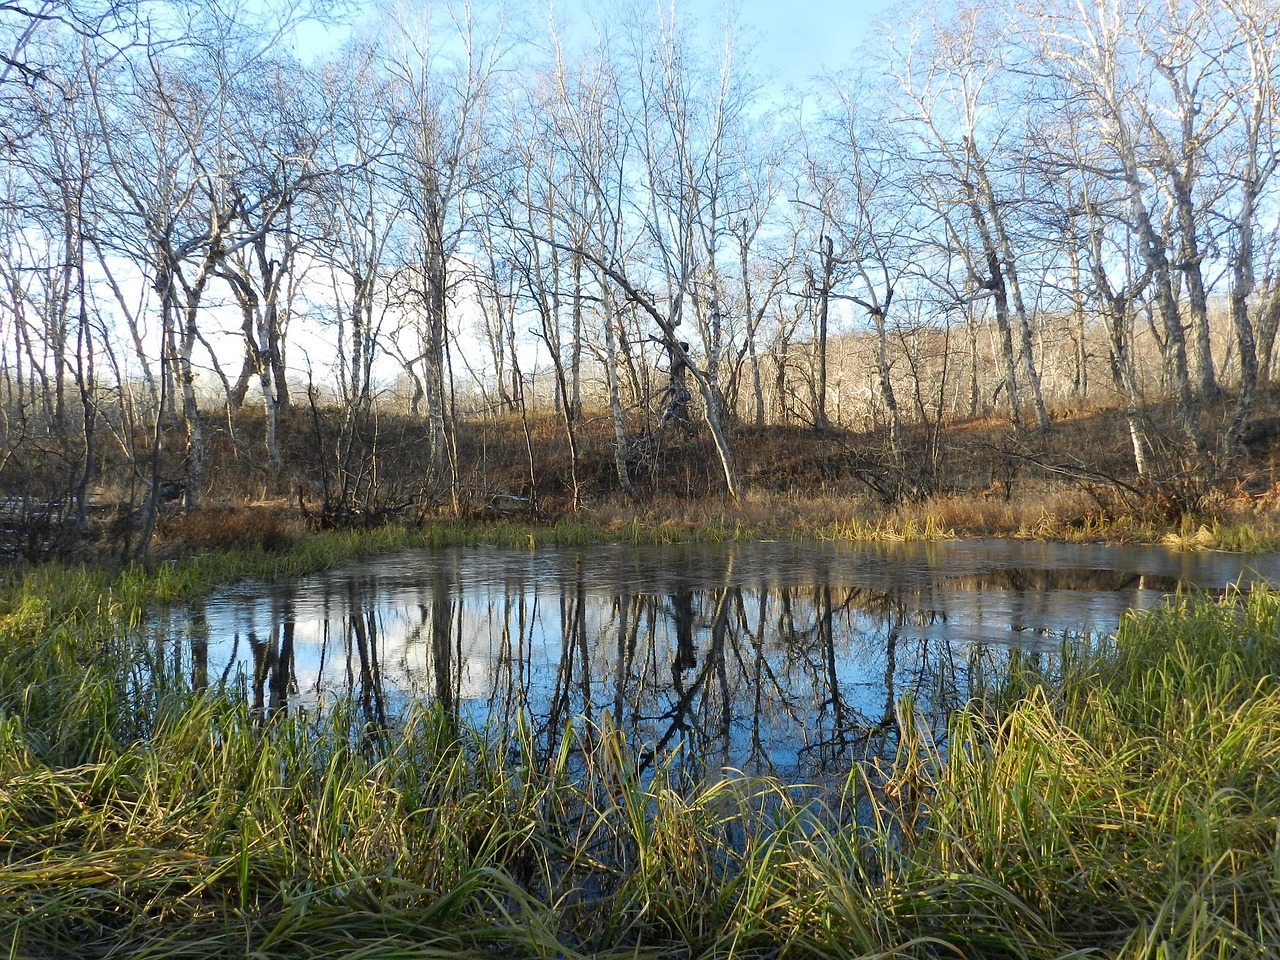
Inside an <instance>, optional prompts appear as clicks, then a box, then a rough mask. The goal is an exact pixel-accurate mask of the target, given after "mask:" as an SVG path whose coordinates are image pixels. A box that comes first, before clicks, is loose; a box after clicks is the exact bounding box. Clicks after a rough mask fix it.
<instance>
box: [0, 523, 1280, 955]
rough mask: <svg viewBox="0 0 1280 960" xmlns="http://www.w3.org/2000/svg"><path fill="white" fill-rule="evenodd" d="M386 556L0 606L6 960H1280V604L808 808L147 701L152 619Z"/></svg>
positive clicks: (464, 748)
mask: <svg viewBox="0 0 1280 960" xmlns="http://www.w3.org/2000/svg"><path fill="white" fill-rule="evenodd" d="M517 529H518V527H513V528H512V530H513V534H512V535H513V536H516V534H515V532H514V531H515V530H517ZM381 536H383V537H385V538H388V539H387V540H386V542H384V543H383V544H382V545H383V546H399V545H404V544H403V542H402V541H401V540H400V539H398V538H399V537H402V536H407V535H406V534H391V533H386V534H381ZM371 545H373V544H371V543H370V542H369V541H368V540H367V539H366V540H359V539H357V538H354V537H352V538H349V539H347V540H345V541H344V540H341V539H330V540H328V541H320V540H317V541H315V542H314V543H313V545H312V546H311V547H310V548H309V549H310V550H311V551H312V552H310V553H308V552H306V551H301V552H298V553H294V554H288V555H273V554H268V553H263V552H251V553H249V554H244V555H241V556H240V557H239V559H235V558H232V557H229V556H222V557H207V558H203V559H197V560H194V561H191V562H188V563H185V564H166V565H162V566H160V567H159V568H157V569H154V570H151V571H143V570H141V569H133V570H126V571H123V572H116V573H105V572H94V571H87V570H71V569H57V568H52V567H49V568H43V569H41V570H39V571H36V572H33V573H29V574H28V575H27V576H26V577H25V578H23V579H22V580H20V581H17V580H14V581H12V582H10V583H8V584H6V585H5V586H4V588H3V595H2V596H0V851H3V854H2V856H3V863H4V866H3V868H0V946H2V947H3V949H4V951H5V953H6V955H8V956H13V957H29V958H36V957H42V958H43V957H64V956H65V957H108V956H120V957H124V956H127V957H148V956H149V957H244V956H267V957H275V956H279V957H308V958H309V957H316V958H319V957H325V958H352V960H354V958H372V957H446V956H468V955H470V956H485V957H492V956H512V957H517V956H518V957H526V956H535V957H548V958H550V957H578V956H602V957H604V956H608V957H613V956H616V957H635V956H655V957H656V956H663V957H672V956H674V957H680V956H687V957H728V956H739V957H773V956H794V957H817V956H823V957H870V956H898V957H902V956H906V957H952V956H956V957H973V958H978V957H984V958H985V957H1028V958H1032V957H1034V958H1040V957H1045V958H1049V957H1055V958H1056V957H1067V956H1099V957H1123V958H1140V957H1141V958H1148V957H1149V958H1156V957H1161V958H1164V957H1262V956H1268V955H1270V954H1269V951H1271V950H1272V949H1273V947H1274V944H1275V943H1277V942H1280V843H1278V840H1277V822H1280V821H1278V818H1280V778H1277V777H1276V775H1275V770H1276V769H1278V768H1280V736H1277V733H1278V732H1280V594H1277V593H1268V592H1258V593H1254V594H1251V595H1248V596H1233V597H1229V598H1227V599H1226V600H1224V601H1222V602H1200V601H1193V600H1187V599H1183V600H1179V601H1178V602H1177V603H1176V604H1175V605H1173V606H1170V607H1168V608H1166V609H1161V610H1157V611H1155V612H1153V613H1150V614H1146V615H1143V616H1134V617H1129V618H1127V619H1126V620H1125V621H1124V622H1123V624H1122V626H1121V628H1120V630H1119V632H1118V634H1117V636H1116V637H1115V638H1114V640H1106V641H1100V642H1098V643H1097V644H1096V645H1094V646H1092V647H1090V648H1089V649H1085V650H1076V651H1070V652H1067V653H1066V654H1065V655H1064V657H1063V658H1062V661H1061V662H1060V663H1058V664H1056V665H1055V667H1054V668H1053V672H1052V675H1050V674H1046V673H1041V672H1038V670H1036V669H1033V668H1032V667H1031V666H1029V665H1027V664H1020V663H1019V662H1018V661H1016V660H1015V663H1014V669H1013V670H1012V672H1011V673H1010V675H1009V676H1008V677H1007V678H1005V679H1004V680H1002V681H1001V682H1000V683H998V684H997V685H995V686H994V687H992V688H991V689H989V690H987V691H986V692H985V693H984V694H983V696H981V697H980V698H978V699H975V700H974V701H973V702H972V703H971V704H970V705H969V706H968V708H967V709H966V710H965V711H964V712H962V713H961V714H959V715H958V716H956V717H955V718H954V719H953V721H952V724H951V727H950V730H949V733H948V736H947V738H946V740H945V742H943V743H933V742H931V740H930V738H929V737H928V736H927V735H926V734H925V733H924V732H922V730H921V728H920V727H919V726H918V725H917V724H916V723H915V722H914V717H913V713H912V710H911V707H910V704H908V703H903V704H900V707H899V723H900V726H901V747H900V749H899V752H898V755H897V757H896V758H895V759H894V760H893V761H892V762H885V761H880V762H872V761H868V762H867V763H866V764H863V765H860V766H858V767H856V768H855V769H853V770H852V771H851V772H850V774H849V777H848V778H847V780H846V781H845V783H844V784H843V786H842V787H837V788H834V789H831V790H828V791H825V792H823V793H822V794H820V795H817V796H818V799H815V792H814V791H813V790H810V789H803V788H801V787H800V786H799V785H789V784H784V783H779V782H776V781H770V780H761V779H750V780H748V779H726V780H723V781H721V782H717V783H713V784H708V785H705V786H702V787H700V788H697V789H692V790H690V789H682V788H677V785H676V784H674V783H671V782H668V780H667V778H666V777H665V776H664V774H663V772H662V771H661V770H659V771H658V772H657V774H655V775H654V776H653V777H652V778H641V777H640V776H638V775H637V773H636V770H637V758H636V757H635V756H633V755H632V754H631V752H630V751H629V748H628V747H627V745H626V744H625V742H624V741H623V739H622V737H621V736H620V735H619V734H618V733H617V732H616V731H614V730H612V729H611V728H610V727H609V726H608V725H607V723H606V724H605V725H604V726H595V727H589V728H588V727H582V728H580V729H579V730H578V731H577V732H576V733H575V734H574V735H573V736H572V737H571V738H569V739H567V740H566V741H565V743H566V747H565V750H564V751H563V752H562V753H561V754H560V756H559V757H558V758H556V760H555V762H553V763H551V764H550V765H549V766H541V765H539V764H536V763H534V762H533V760H532V755H531V753H532V748H531V746H530V745H529V744H518V745H517V749H516V758H515V761H514V762H512V759H511V755H510V753H509V750H508V749H507V745H502V746H501V748H499V747H497V746H492V745H489V744H486V743H485V742H483V741H482V740H480V739H478V738H476V737H475V736H473V735H471V734H469V733H468V732H467V731H465V730H459V729H457V728H456V726H455V725H454V724H453V723H452V722H451V721H450V719H449V718H447V717H445V716H442V715H440V714H439V713H438V712H434V711H433V710H431V709H430V708H423V709H421V710H419V711H416V712H414V713H413V714H411V715H410V716H408V717H406V718H405V719H404V721H403V722H402V723H400V724H398V725H396V727H395V728H394V729H392V730H388V731H374V730H369V729H365V728H363V727H361V726H360V725H359V724H357V723H356V722H355V721H354V720H353V719H352V718H351V717H347V716H344V715H343V714H342V713H341V712H338V713H335V714H333V715H331V716H329V717H327V718H326V719H324V720H322V721H316V720H314V719H313V720H304V719H299V718H291V719H284V720H282V721H279V722H274V723H272V724H271V725H269V726H267V727H265V728H264V727H261V726H258V725H256V724H255V722H254V719H253V718H252V717H251V716H250V714H249V712H248V711H247V709H246V708H245V706H244V705H243V704H242V703H238V702H236V701H234V700H232V699H229V698H225V697H219V696H215V695H211V694H204V695H199V694H195V693H193V692H192V691H189V690H186V689H181V688H175V687H162V688H157V687H155V686H154V685H149V684H147V683H146V682H145V672H144V671H143V670H142V669H140V667H141V666H143V665H145V659H146V656H147V655H148V654H147V652H146V650H145V649H143V648H142V647H141V646H140V645H139V644H138V642H137V639H136V633H135V632H134V628H136V626H137V625H138V624H139V623H140V622H141V620H142V618H143V615H144V610H145V606H146V604H147V603H151V602H154V601H156V600H160V599H164V598H168V597H180V596H185V595H190V594H191V593H194V592H198V591H199V590H201V589H202V588H203V585H206V584H207V583H208V582H210V581H211V580H213V579H216V578H218V577H220V576H228V575H230V574H231V572H232V570H231V565H232V564H233V563H236V564H239V566H238V567H237V568H236V572H249V573H253V574H254V575H258V576H271V575H274V574H277V573H282V572H292V571H296V570H298V569H305V568H315V567H316V566H317V565H323V564H325V563H328V562H331V561H332V560H333V559H334V558H335V557H336V556H338V555H339V554H340V553H341V552H342V550H356V549H365V548H368V547H370V546H371ZM522 753H523V755H521V754H522ZM944 756H945V761H944ZM570 770H573V771H575V772H574V774H573V775H572V776H570Z"/></svg>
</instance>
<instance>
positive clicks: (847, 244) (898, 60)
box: [0, 0, 1280, 549]
mask: <svg viewBox="0 0 1280 960" xmlns="http://www.w3.org/2000/svg"><path fill="white" fill-rule="evenodd" d="M486 6H487V5H486ZM415 9H420V8H416V7H415ZM307 17H308V11H307V10H305V9H302V8H300V7H298V6H296V5H288V6H285V5H280V6H278V7H272V6H271V5H263V4H247V3H246V4H244V5H243V6H240V7H236V6H234V5H228V4H212V3H203V2H199V0H197V2H189V3H182V4H165V5H157V6H155V7H150V6H147V4H146V0H131V2H129V3H127V4H126V3H125V0H119V2H116V3H113V4H110V5H97V6H94V5H92V4H84V5H79V4H76V3H67V2H59V0H50V2H47V3H43V4H41V3H31V4H26V3H22V2H18V3H5V4H3V5H0V159H2V167H0V176H2V177H3V181H4V184H3V192H2V193H0V417H3V423H2V424H0V428H2V430H3V434H2V440H0V479H2V480H3V485H4V488H5V493H6V495H8V496H9V497H11V498H18V499H20V500H21V502H22V503H24V504H28V505H29V504H33V503H37V502H38V503H39V504H41V507H40V510H41V511H43V512H44V513H45V514H48V515H50V516H54V515H56V518H57V521H58V522H57V524H56V525H55V527H56V537H55V538H54V539H55V540H56V541H57V545H59V548H64V547H66V546H69V545H70V544H72V543H73V542H74V541H75V539H76V537H78V536H79V535H80V531H81V529H82V527H83V524H84V516H85V504H86V500H87V498H88V491H89V490H91V489H92V486H93V484H95V483H99V482H100V481H101V478H100V477H98V476H97V473H96V471H97V469H98V468H97V466H96V465H97V464H98V463H99V462H100V459H101V456H102V451H101V450H100V449H98V448H99V447H100V446H101V445H102V444H104V443H108V442H109V443H110V444H113V445H114V447H115V448H118V451H117V452H118V454H119V456H120V457H122V458H123V460H124V462H126V463H127V464H128V465H129V472H130V478H129V479H127V480H125V481H121V480H119V479H118V478H117V479H116V481H115V483H116V485H117V486H118V487H120V489H119V490H117V491H116V493H117V494H118V495H119V496H120V497H121V498H123V499H128V500H130V501H131V502H133V503H134V504H135V505H137V506H138V517H139V519H140V524H141V532H140V534H139V536H138V537H137V538H136V539H137V542H138V544H139V546H140V548H142V549H145V544H146V542H147V539H148V537H149V531H150V528H151V525H152V523H153V522H154V517H155V513H156V509H157V504H158V502H159V501H160V499H161V498H162V495H164V494H167V495H170V496H181V497H182V498H183V500H184V503H185V506H186V507H187V508H191V507H195V506H196V505H197V504H198V502H199V499H200V497H201V495H202V490H203V486H204V479H205V475H206V463H207V458H208V455H209V451H208V442H209V441H208V437H209V431H210V427H211V424H226V425H228V429H230V430H232V431H234V429H235V423H236V418H237V416H238V411H240V410H241V409H242V408H243V407H244V405H246V404H253V405H256V406H259V407H260V409H261V411H262V412H261V416H262V418H263V419H264V420H265V422H266V430H265V442H264V445H263V449H262V450H261V461H262V465H263V468H264V469H265V470H267V471H271V470H277V469H279V468H280V466H281V452H280V449H281V448H280V437H279V432H278V424H280V423H281V422H282V416H283V415H284V414H287V413H288V412H289V411H290V410H291V409H292V408H294V407H298V406H302V407H304V408H306V407H312V408H317V409H318V408H319V407H320V406H324V405H333V404H336V407H337V409H338V410H340V411H341V426H340V427H339V428H338V429H337V432H336V438H335V439H334V440H333V443H332V448H331V449H327V450H326V451H325V452H324V455H325V456H328V457H332V458H333V459H334V462H335V463H339V464H347V465H348V466H350V464H351V461H352V460H353V458H354V459H364V458H367V456H368V438H369V436H370V435H371V431H373V430H375V425H376V411H377V409H378V407H379V405H380V404H384V403H386V402H388V400H389V399H390V398H394V399H395V400H396V402H398V403H400V404H402V405H403V406H404V407H405V408H407V409H408V410H409V411H411V412H412V415H414V416H417V417H420V418H421V420H422V423H423V427H424V429H423V436H424V437H425V438H426V441H425V442H426V444H427V447H428V449H427V451H426V454H427V456H426V460H425V462H426V463H427V464H428V471H429V474H430V476H428V477H427V478H426V482H425V485H424V487H423V489H424V490H432V491H434V493H433V494H432V495H434V496H438V497H440V498H442V499H444V500H446V501H447V500H448V499H449V497H450V496H451V495H452V496H453V497H454V499H455V500H456V496H457V492H458V490H457V488H458V484H459V476H460V471H459V464H458V462H457V461H458V456H457V444H456V442H455V440H454V438H455V426H454V425H455V422H456V419H457V418H458V417H459V416H463V415H468V416H470V415H483V414H486V413H490V412H493V411H496V410H501V409H508V410H514V411H526V410H528V408H529V407H530V406H531V405H532V404H534V403H535V402H537V403H543V404H546V405H548V406H551V405H554V408H555V410H556V411H557V413H558V415H559V416H560V418H561V421H562V423H563V426H564V429H565V431H566V434H567V437H568V441H569V445H570V449H571V450H573V451H574V458H575V461H576V456H577V454H576V448H575V447H574V436H575V425H576V424H577V423H578V421H579V418H580V417H581V416H582V413H583V410H584V408H588V407H589V408H593V409H597V410H600V411H607V416H608V417H609V418H610V419H611V421H612V424H613V436H614V437H615V440H616V456H615V458H614V460H615V464H616V471H617V475H618V484H619V486H620V488H621V489H623V490H626V491H628V492H631V491H632V489H633V487H632V479H631V477H630V475H629V471H630V469H631V464H633V463H634V461H635V457H636V455H637V450H638V449H640V448H641V447H642V446H643V444H644V443H645V442H646V438H648V437H651V436H652V435H653V434H654V433H655V432H658V431H661V430H663V429H667V428H668V427H669V426H670V425H672V424H680V423H682V422H687V421H688V420H689V419H690V418H701V419H702V420H704V421H705V425H706V427H707V430H706V434H705V435H706V436H707V437H708V443H709V444H710V445H711V447H712V448H713V450H714V455H715V456H716V458H717V461H718V463H719V466H720V469H721V470H722V472H723V475H724V479H725V485H726V488H727V490H728V491H729V493H730V494H732V495H734V496H737V495H738V493H739V491H740V488H741V482H740V480H739V479H738V476H737V472H736V470H735V465H734V457H733V449H732V430H731V429H730V427H731V425H732V421H733V420H734V419H735V418H743V419H748V420H751V421H754V422H755V423H757V424H764V423H766V422H769V421H782V420H790V421H797V420H798V421H801V422H807V423H811V424H813V425H815V426H817V427H826V426H828V425H831V424H837V423H844V424H846V425H848V424H855V425H861V424H865V423H874V424H880V425H883V426H884V427H885V428H886V432H885V435H886V436H887V437H889V444H890V448H891V453H892V457H891V458H890V466H891V468H892V469H895V470H897V471H898V472H902V471H904V469H905V466H904V457H903V450H902V442H903V441H902V435H903V427H904V423H906V422H909V421H912V420H923V421H925V422H933V423H937V422H941V421H943V420H945V419H946V418H948V417H951V416H957V415H958V416H965V415H973V414H977V413H980V412H987V411H989V410H990V409H992V408H993V407H995V408H999V409H1002V410H1004V411H1006V412H1007V414H1008V416H1009V418H1010V420H1011V421H1012V423H1013V425H1014V426H1015V427H1016V428H1017V429H1019V430H1036V429H1041V430H1042V429H1044V428H1046V426H1047V425H1048V423H1049V409H1050V407H1051V406H1053V405H1054V404H1059V405H1061V404H1067V403H1081V402H1090V400H1091V398H1092V399H1093V400H1095V401H1107V402H1118V403H1120V404H1121V405H1123V408H1124V410H1125V413H1126V418H1127V422H1128V424H1129V430H1130V435H1131V440H1132V447H1133V459H1134V464H1135V468H1136V471H1137V472H1138V473H1139V474H1149V473H1152V472H1153V471H1154V472H1157V473H1158V472H1159V471H1161V470H1162V469H1166V468H1167V464H1164V463H1162V462H1160V457H1159V456H1157V454H1156V452H1155V451H1154V450H1153V447H1152V444H1151V442H1150V439H1149V436H1148V426H1147V421H1146V417H1145V411H1146V409H1147V407H1148V405H1149V404H1150V403H1151V401H1152V400H1153V399H1164V398H1171V399H1172V402H1173V403H1174V406H1175V409H1176V411H1177V420H1178V424H1179V430H1180V432H1181V434H1182V437H1181V444H1182V446H1181V448H1180V449H1179V450H1178V451H1177V455H1178V458H1179V461H1180V462H1181V463H1186V462H1192V463H1195V462H1203V461H1204V460H1205V459H1206V458H1209V457H1211V456H1213V455H1214V453H1215V451H1219V452H1220V451H1229V450H1230V449H1231V447H1232V446H1233V445H1234V444H1236V443H1237V442H1238V441H1239V439H1240V437H1241V435H1242V432H1243V431H1245V430H1246V428H1247V425H1248V422H1249V416H1250V412H1251V410H1252V408H1253V405H1254V403H1255V402H1256V397H1257V395H1258V390H1259V388H1260V386H1262V385H1263V384H1265V383H1266V382H1267V381H1268V379H1269V378H1270V377H1271V376H1272V368H1273V353H1274V346H1275V339H1276V333H1277V326H1278V325H1280V283H1278V278H1280V274H1278V272H1277V240H1278V239H1280V238H1278V236H1277V233H1278V226H1277V224H1278V222H1280V217H1278V215H1277V211H1278V207H1277V199H1278V194H1280V190H1278V186H1277V184H1278V179H1277V177H1276V176H1275V174H1276V165H1277V149H1278V148H1277V140H1278V137H1277V133H1278V131H1277V128H1276V125H1277V111H1278V109H1280V5H1277V3H1276V0H1165V2H1161V3H1155V2H1146V0H1098V2H1096V3H1090V2H1086V3H1075V2H1058V0H995V2H990V3H982V4H975V5H969V4H962V5H960V6H959V7H958V8H951V7H950V5H948V13H947V14H946V17H945V18H942V17H941V15H938V16H936V17H935V16H933V15H931V14H929V13H924V14H921V15H919V16H917V17H915V18H914V19H910V20H908V21H906V22H902V23H895V24H893V25H890V26H886V27H885V29H884V30H882V31H880V32H879V33H878V35H877V38H876V41H875V43H874V44H873V45H872V46H871V47H869V48H867V49H864V50H863V51H861V52H860V53H859V56H858V60H857V62H858V64H859V69H858V71H856V72H854V71H850V72H848V73H846V74H842V75H839V76H836V77H829V78H827V79H825V80H823V81H822V82H815V83H814V85H813V89H812V90H810V91H808V92H807V93H806V95H805V96H804V97H803V98H801V97H799V96H797V95H788V96H786V97H783V96H782V95H781V94H779V93H778V92H777V91H776V90H775V89H773V88H771V87H770V86H768V85H766V84H764V83H762V82H761V81H760V79H759V78H758V77H756V76H755V75H754V74H753V70H752V64H751V59H750V54H749V51H748V50H746V49H745V48H744V47H742V46H741V45H739V44H737V43H736V42H735V34H734V31H733V30H732V29H723V30H722V29H720V27H719V26H717V25H715V24H708V23H694V22H692V21H688V22H687V21H684V20H681V19H680V18H679V17H673V15H672V13H671V10H670V8H665V7H663V6H661V5H656V4H655V5H654V6H652V7H646V6H644V5H642V4H637V5H635V6H632V7H628V8H627V9H626V10H625V11H624V10H621V9H618V10H614V11H612V12H611V13H610V14H608V15H607V16H603V15H602V16H601V18H600V21H599V22H598V23H596V24H585V23H578V24H572V25H568V27H571V29H569V28H562V29H560V30H558V31H557V30H550V31H548V30H541V31H539V30H533V29H526V28H525V27H524V26H518V25H515V24H512V23H510V22H507V21H504V20H502V19H500V18H498V17H496V16H493V17H491V18H489V19H485V18H484V17H481V16H480V15H479V12H478V11H477V10H473V9H471V8H468V7H465V6H462V5H452V6H449V5H439V6H437V7H434V8H430V9H427V10H426V11H425V12H415V13H407V12H405V11H404V10H401V9H393V8H391V7H386V8H382V9H380V10H378V11H377V13H376V15H375V16H373V17H372V18H371V19H370V21H369V22H368V23H366V24H364V25H363V26H362V27H361V29H360V30H359V31H358V32H357V33H355V34H354V36H356V37H357V38H358V39H353V40H351V41H350V42H348V43H347V44H346V45H345V46H343V47H341V48H340V49H338V50H336V51H335V52H333V53H330V54H325V55H322V56H318V57H303V58H301V59H300V58H299V57H297V56H294V55H291V54H289V53H286V52H285V51H286V50H292V49H296V48H305V46H306V43H307V41H306V40H305V39H299V38H306V37H309V36H314V35H315V31H314V26H308V23H309V21H308V20H307ZM569 38H573V39H569ZM583 38H586V39H583ZM1223 389H1230V390H1231V391H1233V395H1234V397H1235V399H1234V407H1233V409H1234V411H1235V413H1234V416H1233V417H1232V419H1231V421H1230V423H1229V426H1228V429H1227V430H1226V431H1225V432H1224V435H1223V436H1222V438H1221V439H1219V438H1217V437H1208V436H1206V435H1205V433H1204V431H1203V427H1202V425H1201V424H1200V422H1199V421H1198V419H1197V410H1198V409H1199V408H1200V406H1201V404H1203V403H1204V402H1205V401H1207V400H1209V399H1212V398H1216V397H1217V396H1218V395H1219V393H1220V392H1221V391H1222V390H1223ZM317 415H318V413H317ZM290 422H292V421H290ZM1161 449H1162V450H1165V449H1167V447H1162V448H1161ZM358 475H359V471H358V470H350V469H348V470H345V472H344V471H338V472H336V473H335V482H338V478H339V476H341V477H346V478H350V477H353V476H357V477H358ZM343 482H345V481H343ZM574 485H575V495H576V485H577V475H576V472H575V475H574ZM909 486H910V485H909V484H902V485H900V486H899V487H898V488H899V489H903V490H905V489H908V488H909ZM343 489H344V492H343V494H342V495H343V496H349V495H351V491H350V490H347V489H346V488H343ZM10 502H12V501H10Z"/></svg>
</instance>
